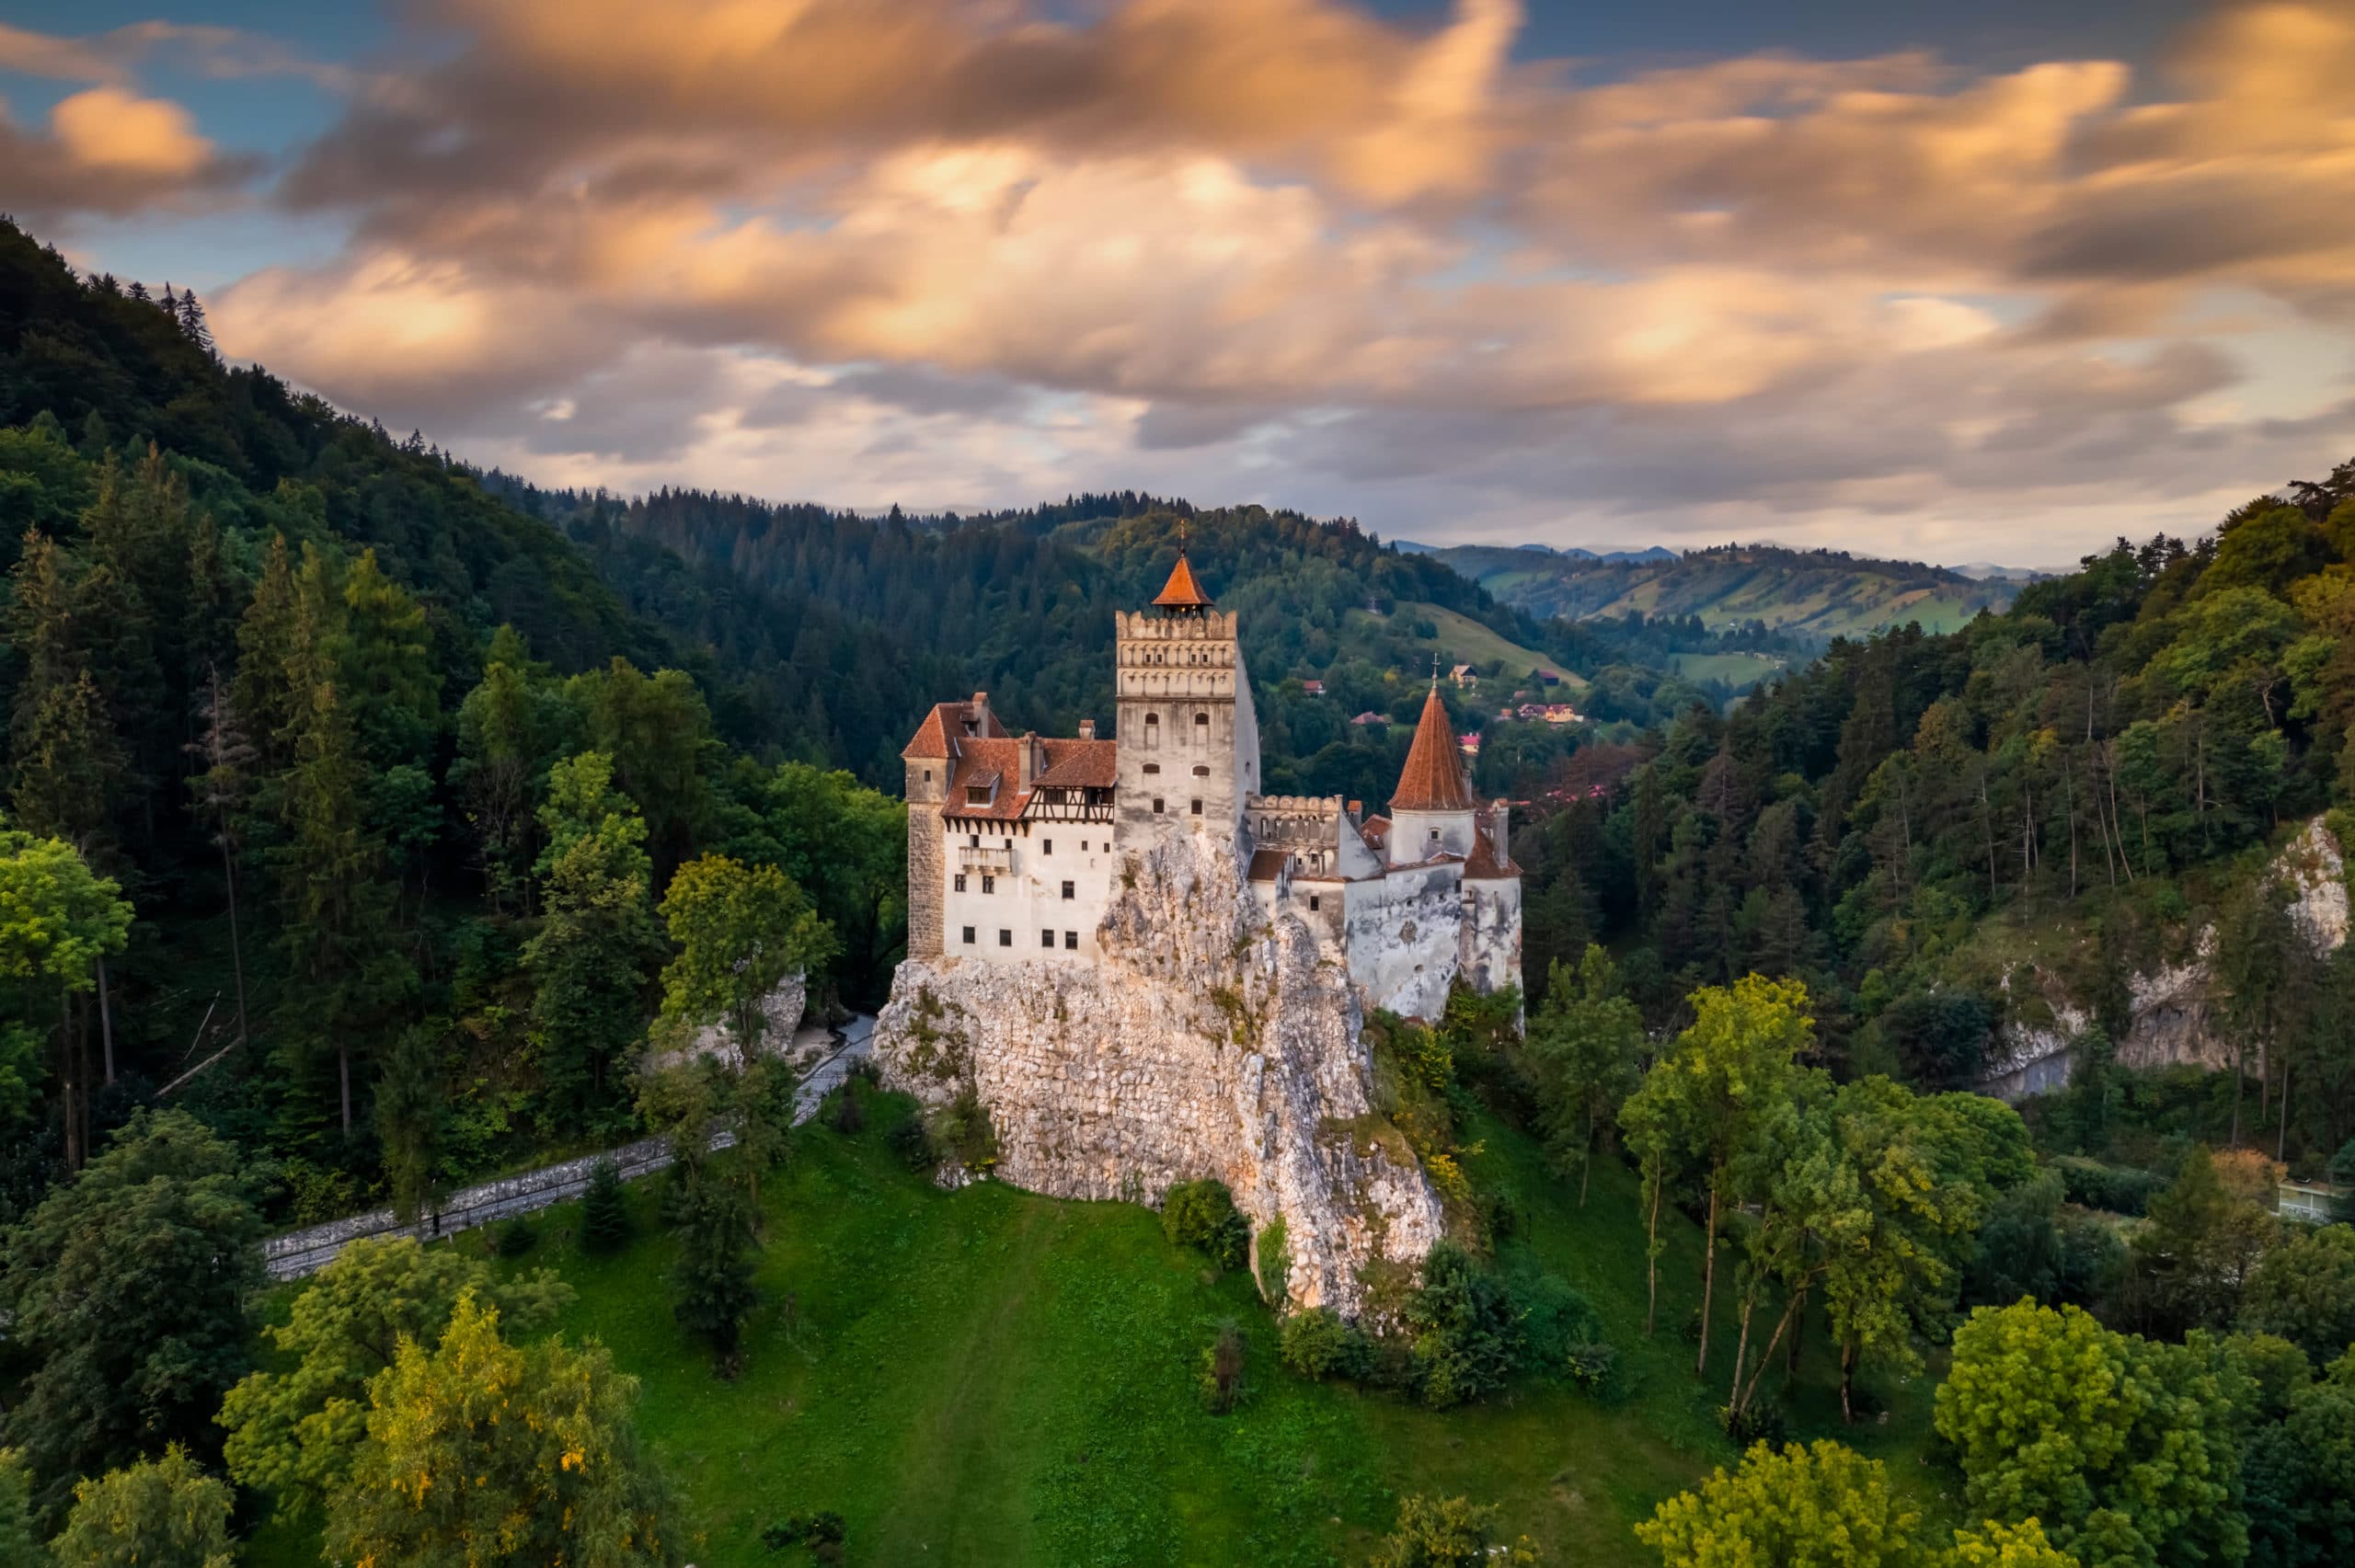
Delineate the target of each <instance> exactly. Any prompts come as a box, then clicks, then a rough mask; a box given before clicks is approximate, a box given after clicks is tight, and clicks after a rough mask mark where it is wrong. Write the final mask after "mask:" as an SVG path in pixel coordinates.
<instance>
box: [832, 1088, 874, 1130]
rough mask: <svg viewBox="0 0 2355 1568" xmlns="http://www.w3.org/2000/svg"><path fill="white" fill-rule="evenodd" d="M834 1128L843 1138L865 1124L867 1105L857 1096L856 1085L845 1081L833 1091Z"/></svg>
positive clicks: (862, 1127)
mask: <svg viewBox="0 0 2355 1568" xmlns="http://www.w3.org/2000/svg"><path fill="white" fill-rule="evenodd" d="M833 1126H834V1130H835V1131H836V1132H838V1133H841V1134H842V1135H843V1136H844V1138H849V1137H851V1136H853V1135H854V1134H856V1133H858V1132H860V1131H862V1130H863V1129H864V1128H865V1127H866V1126H867V1106H866V1104H865V1103H864V1101H862V1100H861V1098H860V1097H859V1093H858V1086H857V1085H856V1084H853V1083H845V1084H844V1085H843V1086H842V1088H841V1089H840V1090H839V1091H837V1092H836V1093H835V1095H834V1112H833Z"/></svg>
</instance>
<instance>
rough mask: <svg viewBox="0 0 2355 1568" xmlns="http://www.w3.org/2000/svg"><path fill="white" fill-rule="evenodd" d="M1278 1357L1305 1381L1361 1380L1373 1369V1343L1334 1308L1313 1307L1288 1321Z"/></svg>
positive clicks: (1278, 1341)
mask: <svg viewBox="0 0 2355 1568" xmlns="http://www.w3.org/2000/svg"><path fill="white" fill-rule="evenodd" d="M1276 1354H1277V1355H1278V1356H1281V1358H1282V1360H1283V1364H1284V1365H1285V1366H1287V1367H1289V1368H1292V1370H1293V1371H1295V1372H1297V1373H1299V1374H1300V1375H1301V1376H1302V1377H1304V1378H1350V1379H1361V1378H1363V1377H1365V1376H1366V1375H1367V1374H1368V1373H1370V1372H1371V1371H1373V1343H1372V1342H1371V1341H1369V1340H1368V1339H1367V1338H1366V1336H1365V1333H1364V1331H1363V1330H1361V1329H1360V1328H1359V1327H1358V1326H1357V1325H1356V1324H1354V1323H1350V1322H1344V1321H1343V1320H1342V1318H1341V1315H1340V1314H1339V1313H1338V1312H1336V1311H1335V1310H1333V1309H1332V1308H1330V1307H1312V1308H1310V1309H1308V1310H1306V1311H1301V1312H1294V1313H1292V1316H1290V1317H1288V1318H1286V1319H1285V1320H1284V1326H1283V1328H1282V1330H1281V1333H1280V1337H1279V1338H1278V1340H1277V1345H1276Z"/></svg>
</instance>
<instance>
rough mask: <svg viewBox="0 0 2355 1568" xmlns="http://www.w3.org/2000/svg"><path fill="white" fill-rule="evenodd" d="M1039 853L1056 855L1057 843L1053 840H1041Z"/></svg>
mask: <svg viewBox="0 0 2355 1568" xmlns="http://www.w3.org/2000/svg"><path fill="white" fill-rule="evenodd" d="M1039 853H1040V854H1052V853H1055V841H1054V840H1052V839H1041V840H1040V841H1039Z"/></svg>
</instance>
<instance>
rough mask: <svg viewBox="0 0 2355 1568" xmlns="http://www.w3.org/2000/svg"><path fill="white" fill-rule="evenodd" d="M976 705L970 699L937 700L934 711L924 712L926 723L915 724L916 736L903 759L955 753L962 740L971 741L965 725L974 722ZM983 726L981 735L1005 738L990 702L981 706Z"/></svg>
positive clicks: (907, 747) (943, 755) (910, 759)
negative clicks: (960, 700)
mask: <svg viewBox="0 0 2355 1568" xmlns="http://www.w3.org/2000/svg"><path fill="white" fill-rule="evenodd" d="M973 708H974V704H971V703H970V702H964V703H935V704H933V705H932V711H931V712H930V713H928V714H926V715H924V723H922V724H920V725H918V726H917V727H916V733H915V738H914V739H913V740H911V741H909V742H908V744H907V746H906V748H905V749H904V750H902V751H901V753H900V760H901V761H903V762H913V761H918V760H920V759H935V758H936V759H939V760H941V761H947V760H948V759H949V758H951V757H954V756H956V755H957V754H958V747H959V745H960V744H963V745H971V743H972V740H973V738H972V737H971V736H968V735H967V734H966V733H965V727H966V726H967V725H968V724H971V723H973V722H974V717H973ZM980 727H981V738H982V739H985V740H1003V739H1005V726H1004V725H1002V724H1000V723H998V721H997V715H996V714H995V713H994V712H993V711H991V709H990V708H989V707H988V706H987V704H983V705H982V710H981V720H980Z"/></svg>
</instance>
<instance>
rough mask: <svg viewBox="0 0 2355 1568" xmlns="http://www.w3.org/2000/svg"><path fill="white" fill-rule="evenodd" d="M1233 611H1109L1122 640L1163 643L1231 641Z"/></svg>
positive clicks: (1233, 625) (1116, 631) (1114, 628)
mask: <svg viewBox="0 0 2355 1568" xmlns="http://www.w3.org/2000/svg"><path fill="white" fill-rule="evenodd" d="M1112 628H1113V632H1114V634H1115V635H1117V636H1119V637H1120V638H1121V639H1122V640H1123V641H1127V640H1132V639H1133V640H1137V641H1143V642H1165V643H1200V642H1232V641H1234V640H1235V612H1234V611H1232V610H1226V611H1221V610H1206V611H1204V612H1202V613H1200V614H1199V615H1149V614H1147V613H1146V612H1143V611H1142V610H1115V611H1113V612H1112Z"/></svg>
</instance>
